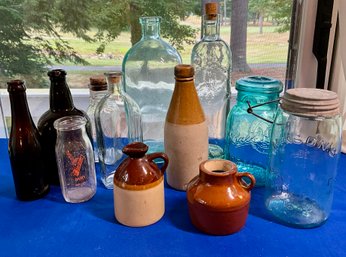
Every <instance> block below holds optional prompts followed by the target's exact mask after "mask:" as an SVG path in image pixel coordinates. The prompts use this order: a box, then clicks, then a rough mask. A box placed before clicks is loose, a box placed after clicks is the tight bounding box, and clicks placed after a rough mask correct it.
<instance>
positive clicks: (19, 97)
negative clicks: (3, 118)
mask: <svg viewBox="0 0 346 257" xmlns="http://www.w3.org/2000/svg"><path fill="white" fill-rule="evenodd" d="M9 96H10V102H11V117H12V127H13V128H16V126H20V124H25V126H32V127H35V125H34V122H33V120H32V117H31V114H30V110H29V106H28V102H27V99H26V93H25V91H22V92H16V93H14V92H11V93H9Z"/></svg>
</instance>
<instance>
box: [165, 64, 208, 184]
mask: <svg viewBox="0 0 346 257" xmlns="http://www.w3.org/2000/svg"><path fill="white" fill-rule="evenodd" d="M174 74H175V81H176V82H175V87H174V91H173V95H172V99H171V102H170V105H169V109H168V112H167V116H166V122H165V128H164V143H165V152H166V154H167V155H168V157H169V159H170V163H169V165H168V168H167V182H168V184H169V185H170V186H171V187H173V188H175V189H178V190H186V186H187V184H188V182H189V181H190V180H191V179H192V178H193V177H195V176H196V175H197V174H198V171H199V168H198V167H199V164H200V163H201V162H202V161H204V160H207V159H208V127H207V123H206V119H205V116H204V112H203V109H202V106H201V104H200V101H199V98H198V95H197V92H196V88H195V85H194V69H193V67H192V66H191V65H184V64H180V65H177V66H175V69H174Z"/></svg>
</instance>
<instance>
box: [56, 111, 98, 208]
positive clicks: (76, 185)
mask: <svg viewBox="0 0 346 257" xmlns="http://www.w3.org/2000/svg"><path fill="white" fill-rule="evenodd" d="M86 123H87V120H86V119H85V118H84V117H82V116H77V115H75V116H66V117H62V118H60V119H57V120H56V121H55V122H54V128H55V129H56V130H57V140H56V146H55V153H56V159H57V163H58V170H59V179H60V186H61V191H62V194H63V196H64V199H65V201H66V202H70V203H79V202H85V201H87V200H89V199H90V198H91V197H93V196H94V194H95V193H96V173H95V163H94V153H93V148H92V145H91V141H90V139H89V138H88V136H87V134H86V129H85V125H86Z"/></svg>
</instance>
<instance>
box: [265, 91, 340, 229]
mask: <svg viewBox="0 0 346 257" xmlns="http://www.w3.org/2000/svg"><path fill="white" fill-rule="evenodd" d="M341 133H342V125H341V115H340V109H339V101H338V96H337V94H336V93H334V92H331V91H327V90H321V89H312V88H295V89H289V90H287V91H286V92H285V95H284V96H283V98H282V102H281V105H280V107H279V108H278V110H277V113H276V117H275V121H274V124H273V129H272V134H271V140H270V156H269V166H268V177H267V180H266V187H265V191H266V192H265V205H266V208H267V210H268V211H269V213H270V214H271V215H272V216H273V217H274V218H275V219H276V220H278V221H279V222H281V223H284V224H286V225H290V226H295V227H301V228H310V227H316V226H319V225H321V224H323V223H324V222H325V221H326V220H327V218H328V216H329V214H330V210H331V207H332V202H333V185H334V181H335V177H336V171H337V166H338V161H339V157H340V148H341Z"/></svg>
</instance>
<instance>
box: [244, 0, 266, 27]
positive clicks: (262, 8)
mask: <svg viewBox="0 0 346 257" xmlns="http://www.w3.org/2000/svg"><path fill="white" fill-rule="evenodd" d="M271 2H272V0H250V1H249V12H251V13H253V14H254V15H255V17H257V18H258V27H259V33H260V34H262V33H263V21H264V18H265V17H266V16H267V15H268V14H270V11H271Z"/></svg>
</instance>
